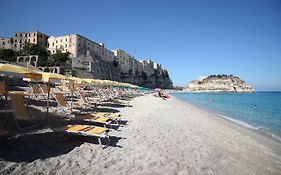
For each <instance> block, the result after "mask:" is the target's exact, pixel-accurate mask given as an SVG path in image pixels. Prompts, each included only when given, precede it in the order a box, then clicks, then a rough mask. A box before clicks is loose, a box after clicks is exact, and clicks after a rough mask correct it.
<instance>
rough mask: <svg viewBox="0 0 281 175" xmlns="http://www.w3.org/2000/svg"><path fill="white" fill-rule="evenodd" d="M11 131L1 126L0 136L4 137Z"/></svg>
mask: <svg viewBox="0 0 281 175" xmlns="http://www.w3.org/2000/svg"><path fill="white" fill-rule="evenodd" d="M9 133H10V131H8V130H6V129H3V128H0V137H4V136H6V135H8V134H9Z"/></svg>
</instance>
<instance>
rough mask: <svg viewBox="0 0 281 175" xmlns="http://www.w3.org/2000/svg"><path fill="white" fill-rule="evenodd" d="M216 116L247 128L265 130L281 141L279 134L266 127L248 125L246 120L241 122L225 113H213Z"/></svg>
mask: <svg viewBox="0 0 281 175" xmlns="http://www.w3.org/2000/svg"><path fill="white" fill-rule="evenodd" d="M214 114H215V115H216V116H219V117H222V118H224V119H227V120H229V121H232V122H234V123H236V124H239V125H242V126H244V127H246V128H249V129H253V130H264V131H265V132H266V134H267V135H269V136H271V137H272V138H274V139H276V140H278V141H280V142H281V137H280V136H277V135H275V134H272V133H271V132H268V131H267V130H268V128H265V127H262V126H253V125H250V124H249V123H246V122H243V121H241V120H236V119H233V118H230V117H227V116H225V115H221V114H216V113H214Z"/></svg>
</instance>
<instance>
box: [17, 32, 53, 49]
mask: <svg viewBox="0 0 281 175" xmlns="http://www.w3.org/2000/svg"><path fill="white" fill-rule="evenodd" d="M48 38H49V36H48V35H46V34H44V33H42V32H38V31H35V32H15V35H14V37H13V42H12V44H13V49H14V50H17V51H18V50H21V49H22V48H23V47H24V44H26V43H31V44H42V45H44V46H47V39H48Z"/></svg>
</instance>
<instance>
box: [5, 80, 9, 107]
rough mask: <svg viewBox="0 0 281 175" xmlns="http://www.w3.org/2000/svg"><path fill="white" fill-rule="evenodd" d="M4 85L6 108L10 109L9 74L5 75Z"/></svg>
mask: <svg viewBox="0 0 281 175" xmlns="http://www.w3.org/2000/svg"><path fill="white" fill-rule="evenodd" d="M4 79H5V80H4V82H5V84H4V86H5V102H6V104H5V109H6V110H7V109H8V89H9V76H5V78H4Z"/></svg>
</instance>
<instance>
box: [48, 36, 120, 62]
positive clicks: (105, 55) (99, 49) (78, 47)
mask: <svg viewBox="0 0 281 175" xmlns="http://www.w3.org/2000/svg"><path fill="white" fill-rule="evenodd" d="M57 49H60V50H62V51H63V52H69V53H70V54H71V56H73V57H79V56H81V55H87V54H89V55H91V56H92V57H93V58H95V59H99V60H103V61H105V62H113V61H114V58H115V57H114V53H113V52H112V51H110V50H108V49H106V48H105V47H104V44H103V43H96V42H94V41H92V40H90V39H87V38H85V37H83V36H81V35H78V34H70V35H64V36H58V37H54V36H51V37H50V38H49V39H48V50H50V52H51V53H52V54H54V53H56V50H57Z"/></svg>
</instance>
